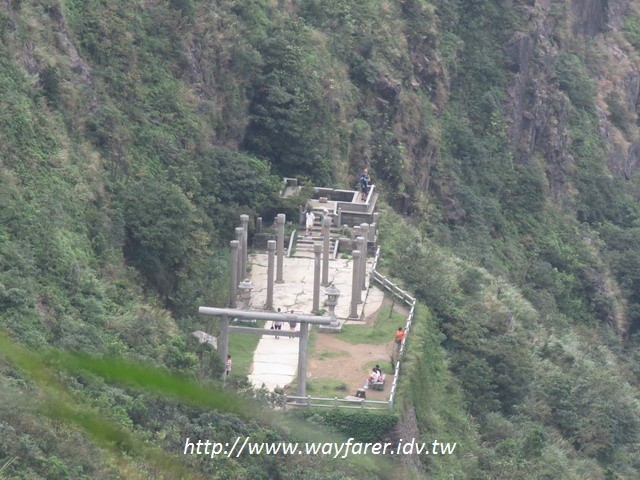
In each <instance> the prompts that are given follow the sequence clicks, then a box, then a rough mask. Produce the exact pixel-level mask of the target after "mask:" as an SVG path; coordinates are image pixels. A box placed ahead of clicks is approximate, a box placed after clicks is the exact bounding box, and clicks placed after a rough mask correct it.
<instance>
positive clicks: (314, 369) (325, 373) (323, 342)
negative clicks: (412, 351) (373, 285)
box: [308, 300, 408, 400]
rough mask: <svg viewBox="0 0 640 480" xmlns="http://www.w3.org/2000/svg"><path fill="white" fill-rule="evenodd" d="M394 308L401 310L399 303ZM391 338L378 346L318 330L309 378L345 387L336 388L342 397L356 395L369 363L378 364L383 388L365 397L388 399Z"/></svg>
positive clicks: (367, 320) (369, 318)
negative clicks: (333, 382) (346, 340)
mask: <svg viewBox="0 0 640 480" xmlns="http://www.w3.org/2000/svg"><path fill="white" fill-rule="evenodd" d="M390 304H391V301H389V300H385V302H384V303H383V305H390ZM394 310H395V311H399V312H404V309H403V308H402V307H401V306H398V305H396V306H395V307H394ZM407 313H408V312H407ZM377 314H378V312H374V313H372V314H371V315H369V316H368V317H367V318H366V319H365V323H366V324H371V322H373V319H375V317H376V316H377ZM394 348H395V344H394V342H393V340H390V341H389V342H387V343H383V344H380V345H372V344H352V343H348V342H345V341H343V340H340V339H339V338H338V336H337V335H336V334H331V333H317V340H316V344H315V349H314V353H313V356H312V357H311V358H309V364H308V375H309V380H310V381H311V382H313V381H314V380H317V381H321V380H322V379H332V380H334V381H338V382H340V383H343V384H345V385H346V386H347V389H346V391H344V390H338V391H336V392H335V396H337V397H343V396H346V395H355V393H356V390H357V389H358V388H362V387H363V385H364V382H365V379H366V378H367V376H368V373H369V372H370V371H371V366H372V365H371V364H372V362H374V363H377V364H379V365H380V368H381V369H382V371H383V372H384V373H385V374H386V375H387V377H386V384H385V389H384V390H383V391H376V390H372V389H369V390H367V399H371V400H387V399H388V398H389V391H390V389H391V382H392V381H393V364H392V363H391V355H392V354H393V352H394Z"/></svg>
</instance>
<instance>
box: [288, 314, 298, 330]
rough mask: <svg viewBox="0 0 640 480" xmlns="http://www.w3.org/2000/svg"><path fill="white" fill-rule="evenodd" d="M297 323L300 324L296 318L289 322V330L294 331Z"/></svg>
mask: <svg viewBox="0 0 640 480" xmlns="http://www.w3.org/2000/svg"><path fill="white" fill-rule="evenodd" d="M291 314H293V310H291ZM296 325H298V322H296V321H295V320H291V321H290V322H289V330H291V331H292V332H293V331H295V329H296Z"/></svg>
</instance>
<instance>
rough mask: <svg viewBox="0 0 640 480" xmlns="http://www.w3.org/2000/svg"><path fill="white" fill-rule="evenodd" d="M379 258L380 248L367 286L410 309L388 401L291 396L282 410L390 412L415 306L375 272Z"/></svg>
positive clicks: (383, 276)
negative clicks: (380, 289)
mask: <svg viewBox="0 0 640 480" xmlns="http://www.w3.org/2000/svg"><path fill="white" fill-rule="evenodd" d="M379 258H380V247H378V248H377V249H376V254H375V257H374V259H373V265H372V268H371V281H370V282H369V286H371V284H372V283H373V282H374V281H375V282H378V283H379V284H380V285H382V287H383V289H384V290H388V291H389V292H390V293H391V294H392V295H394V296H395V297H397V298H399V299H400V300H402V301H403V302H404V303H405V304H407V306H409V307H410V308H411V309H410V311H409V315H408V316H407V321H406V322H405V326H404V331H405V336H404V338H403V339H402V342H401V344H400V347H399V348H397V347H396V348H397V352H396V362H395V368H394V372H393V382H392V383H391V391H390V393H389V399H388V400H387V401H381V400H367V399H365V398H338V397H333V398H330V397H312V396H310V395H309V396H306V397H297V396H293V395H287V394H284V395H283V408H284V409H287V408H295V407H302V408H305V407H319V408H348V409H359V410H391V409H392V408H393V403H394V401H395V397H396V394H397V389H398V379H399V378H400V365H401V361H400V360H401V358H402V356H403V354H404V348H405V343H406V341H407V337H408V336H409V332H410V331H411V325H412V323H413V316H414V311H415V306H416V299H415V298H414V297H412V296H411V295H409V293H408V292H407V291H405V290H403V289H401V288H400V287H399V286H398V285H396V284H395V283H393V282H392V281H390V280H389V279H388V278H387V277H386V276H385V275H382V274H381V273H380V272H378V271H377V270H376V267H377V266H378V260H379Z"/></svg>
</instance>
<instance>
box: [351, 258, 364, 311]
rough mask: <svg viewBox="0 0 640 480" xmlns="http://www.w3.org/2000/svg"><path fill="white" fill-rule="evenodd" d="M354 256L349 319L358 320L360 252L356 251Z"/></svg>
mask: <svg viewBox="0 0 640 480" xmlns="http://www.w3.org/2000/svg"><path fill="white" fill-rule="evenodd" d="M351 253H352V254H353V276H352V279H351V308H350V310H349V318H352V319H353V318H358V303H359V300H360V294H361V292H362V290H361V289H360V251H359V250H354V251H353V252H351Z"/></svg>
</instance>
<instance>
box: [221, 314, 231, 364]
mask: <svg viewBox="0 0 640 480" xmlns="http://www.w3.org/2000/svg"><path fill="white" fill-rule="evenodd" d="M218 353H219V354H220V360H222V364H223V365H224V363H225V362H226V361H227V354H228V353H229V317H228V316H226V315H222V317H221V318H220V335H218ZM223 375H224V373H223Z"/></svg>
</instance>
